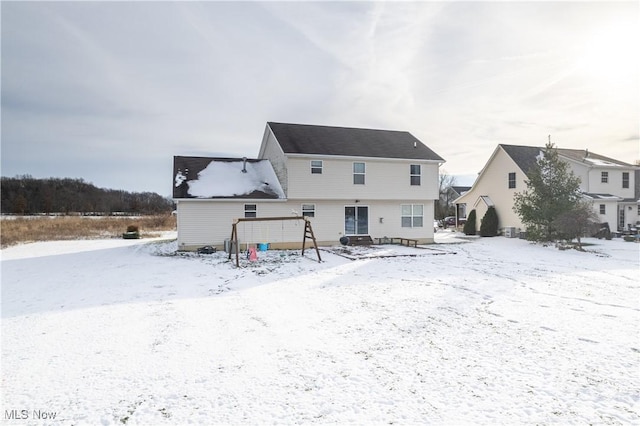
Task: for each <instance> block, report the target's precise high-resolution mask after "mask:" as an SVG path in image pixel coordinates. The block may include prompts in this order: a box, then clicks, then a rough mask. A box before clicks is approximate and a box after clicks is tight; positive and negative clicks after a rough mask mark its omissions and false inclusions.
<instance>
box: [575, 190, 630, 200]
mask: <svg viewBox="0 0 640 426" xmlns="http://www.w3.org/2000/svg"><path fill="white" fill-rule="evenodd" d="M582 195H584V196H586V197H589V198H591V199H593V200H603V201H605V200H609V201H611V200H613V201H618V200H622V197H618V196H617V195H611V194H598V193H595V192H583V193H582Z"/></svg>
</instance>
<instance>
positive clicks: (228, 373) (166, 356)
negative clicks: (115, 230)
mask: <svg viewBox="0 0 640 426" xmlns="http://www.w3.org/2000/svg"><path fill="white" fill-rule="evenodd" d="M436 239H437V241H439V242H440V243H441V244H437V245H433V246H429V247H428V248H422V249H421V248H418V249H413V248H411V249H410V248H406V247H399V246H379V247H375V248H370V249H355V250H350V251H349V253H342V252H341V251H342V250H340V249H339V248H335V249H333V250H330V251H327V250H323V251H322V252H321V254H322V257H323V262H322V263H318V262H317V261H315V252H314V251H313V250H311V251H310V252H308V256H307V253H305V257H304V258H303V257H300V255H299V252H293V251H291V252H278V251H269V252H264V253H262V252H261V253H259V259H258V261H257V262H252V263H250V262H249V261H248V260H246V259H243V261H242V266H243V267H242V268H240V269H237V268H235V267H234V266H233V264H231V263H230V262H229V261H227V259H226V256H225V254H224V253H216V254H213V255H196V254H189V255H178V254H176V252H175V249H176V244H175V242H174V241H160V240H155V241H150V240H101V241H98V240H89V241H86V240H85V241H63V242H44V243H35V244H24V245H20V246H16V247H11V248H8V249H5V250H2V398H3V400H2V413H1V415H2V420H3V423H4V424H69V425H70V424H75V425H81V424H90V425H100V424H103V425H109V424H113V425H122V424H131V425H133V424H142V425H159V424H307V423H339V424H371V423H374V424H389V423H396V424H418V423H419V424H456V425H457V424H639V423H640V400H639V392H640V391H639V390H640V325H639V324H640V284H639V282H638V281H639V280H638V278H639V262H640V259H639V249H640V244H636V243H628V242H623V241H621V240H620V239H615V240H613V241H605V240H591V239H589V240H587V242H589V243H591V244H592V245H590V246H588V247H587V249H588V250H589V251H588V252H586V253H583V252H578V251H575V250H566V251H560V250H558V249H556V248H554V247H543V246H540V245H533V244H530V243H528V242H526V241H523V240H519V239H507V238H502V237H496V238H484V239H468V240H465V239H462V238H460V234H454V233H451V232H448V231H441V232H438V234H437V235H436ZM38 417H40V418H38ZM45 418H46V420H45Z"/></svg>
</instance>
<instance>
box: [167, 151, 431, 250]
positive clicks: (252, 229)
mask: <svg viewBox="0 0 640 426" xmlns="http://www.w3.org/2000/svg"><path fill="white" fill-rule="evenodd" d="M306 166H307V167H308V166H309V163H308V162H306ZM403 169H404V181H405V183H406V180H407V174H406V167H403ZM308 172H309V169H308V168H307V173H308ZM252 201H253V200H252ZM244 204H253V203H246V202H243V201H241V200H238V201H201V200H198V201H195V200H194V201H190V200H178V209H177V210H178V245H179V247H180V249H182V250H195V249H196V248H198V247H202V246H205V245H213V246H217V247H218V248H219V249H220V250H221V249H222V246H223V245H224V241H225V240H226V239H229V238H230V236H231V226H232V224H233V222H234V221H235V220H236V219H237V218H241V217H243V215H244ZM255 204H256V207H257V210H258V211H259V212H260V216H259V217H274V216H291V211H292V210H296V211H298V212H300V211H301V207H302V204H313V205H314V206H315V212H316V213H319V212H321V214H316V216H315V217H311V218H309V220H311V223H312V226H313V232H314V235H315V237H316V239H317V241H318V243H319V244H322V245H333V244H339V242H338V240H339V239H340V237H342V236H343V235H344V224H345V223H344V208H345V203H344V202H343V201H339V200H322V201H315V202H314V203H301V202H300V201H290V202H273V201H271V202H269V201H264V202H263V201H255ZM359 204H362V205H365V204H366V205H367V206H368V208H369V230H368V231H369V235H371V237H372V238H374V239H375V238H382V237H385V236H393V237H398V238H413V239H418V240H419V241H421V242H425V243H426V242H433V227H431V226H422V227H415V228H403V227H402V226H401V223H400V220H398V215H399V213H400V203H398V201H389V200H382V201H381V200H377V201H376V200H361V202H360V203H359ZM405 204H410V205H417V204H420V205H423V206H424V207H423V213H424V217H423V223H430V221H433V209H434V202H433V201H422V200H417V199H408V200H406V203H405ZM381 219H382V220H381ZM237 229H238V239H239V240H240V247H241V248H242V249H243V250H244V249H245V247H246V244H253V243H271V244H272V247H278V245H279V244H282V243H283V242H285V243H286V242H289V247H288V248H295V249H299V248H300V243H301V241H302V231H303V230H304V223H303V222H302V221H301V220H300V221H295V220H289V221H268V222H240V223H239V224H238V228H237Z"/></svg>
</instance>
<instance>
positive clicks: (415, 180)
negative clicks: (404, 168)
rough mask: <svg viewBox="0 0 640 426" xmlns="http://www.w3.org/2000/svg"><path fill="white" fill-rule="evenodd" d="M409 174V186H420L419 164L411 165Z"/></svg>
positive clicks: (420, 172) (420, 169) (420, 171)
mask: <svg viewBox="0 0 640 426" xmlns="http://www.w3.org/2000/svg"><path fill="white" fill-rule="evenodd" d="M409 174H410V176H411V185H420V180H421V178H422V166H420V164H411V165H410V166H409Z"/></svg>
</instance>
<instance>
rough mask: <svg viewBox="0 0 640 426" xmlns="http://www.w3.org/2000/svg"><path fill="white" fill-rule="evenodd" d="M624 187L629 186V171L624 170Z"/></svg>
mask: <svg viewBox="0 0 640 426" xmlns="http://www.w3.org/2000/svg"><path fill="white" fill-rule="evenodd" d="M622 187H623V188H628V187H629V172H622Z"/></svg>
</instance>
